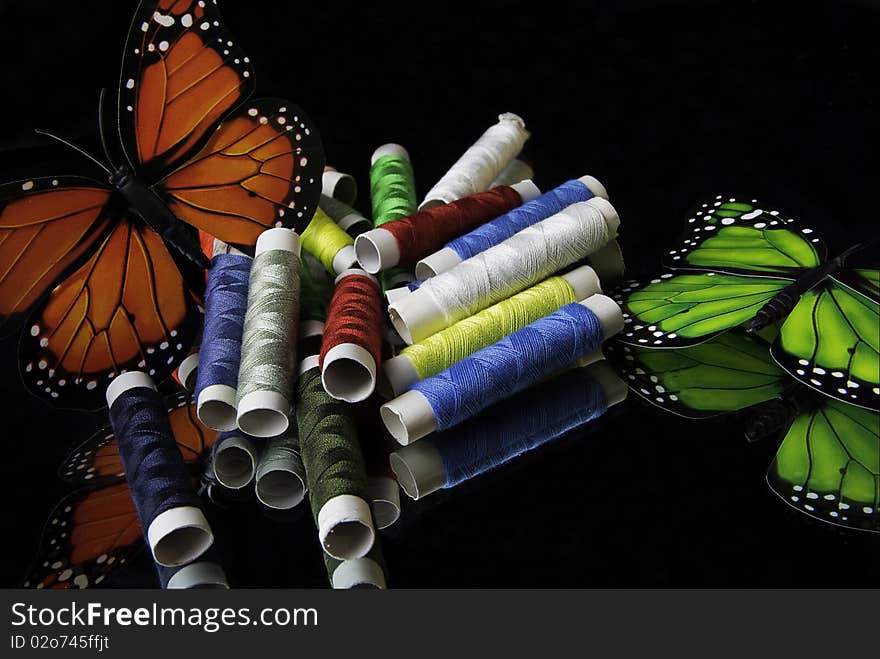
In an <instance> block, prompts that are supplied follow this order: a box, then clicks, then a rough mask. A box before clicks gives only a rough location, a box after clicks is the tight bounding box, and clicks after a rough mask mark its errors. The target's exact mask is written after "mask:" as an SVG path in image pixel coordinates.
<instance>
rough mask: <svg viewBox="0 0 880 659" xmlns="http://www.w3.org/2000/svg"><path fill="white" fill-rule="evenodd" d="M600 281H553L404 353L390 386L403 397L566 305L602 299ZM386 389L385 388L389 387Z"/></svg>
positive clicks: (394, 362)
mask: <svg viewBox="0 0 880 659" xmlns="http://www.w3.org/2000/svg"><path fill="white" fill-rule="evenodd" d="M601 292H602V288H601V285H600V282H599V277H598V276H597V275H596V272H595V271H594V270H593V269H592V268H590V267H589V266H581V267H579V268H575V269H574V270H572V271H571V272H569V273H567V274H564V275H562V276H560V277H550V278H549V279H545V280H544V281H542V282H541V283H539V284H535V285H534V286H532V287H531V288H527V289H526V290H524V291H522V292H520V293H517V294H516V295H514V296H513V297H511V298H509V299H507V300H502V301H501V302H498V303H496V304H494V305H492V306H491V307H487V308H486V309H483V310H482V311H480V312H479V313H477V314H474V315H473V316H469V317H468V318H465V319H463V320H460V321H458V322H457V323H455V324H454V325H451V326H450V327H447V328H446V329H444V330H441V331H439V332H437V333H436V334H433V335H432V336H429V337H428V338H426V339H423V340H422V341H420V342H418V343H414V344H413V345H411V346H409V347H407V348H404V349H403V350H402V351H401V353H400V354H399V355H397V356H396V357H393V358H391V359H389V360H388V361H387V362H385V363H384V364H383V366H382V371H383V375H384V380H385V381H387V384H388V386H389V387H390V392H391V393H392V395H394V396H399V395H400V394H402V393H403V392H404V391H406V390H407V389H409V388H410V387H411V386H412V385H414V384H415V383H416V382H418V381H419V380H424V379H425V378H427V377H431V376H432V375H436V374H437V373H440V372H442V371H445V370H446V369H447V368H449V367H450V366H452V365H453V364H455V363H457V362H460V361H461V360H462V359H464V358H465V357H467V356H468V355H472V354H473V353H475V352H476V351H477V350H481V349H482V348H485V347H487V346H490V345H492V344H494V343H497V342H498V341H500V340H501V339H503V338H504V337H505V336H507V335H508V334H510V333H511V332H515V331H516V330H518V329H521V328H523V327H525V326H526V325H528V324H529V323H533V322H535V321H536V320H538V319H539V318H543V317H544V316H547V315H548V314H551V313H553V312H554V311H556V310H557V309H559V308H560V307H562V306H565V305H566V304H571V303H572V302H577V301H578V300H584V299H586V298H588V297H590V296H591V295H593V294H594V293H601ZM383 384H384V382H383Z"/></svg>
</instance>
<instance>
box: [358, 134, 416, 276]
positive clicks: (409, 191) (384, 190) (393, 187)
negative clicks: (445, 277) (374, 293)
mask: <svg viewBox="0 0 880 659" xmlns="http://www.w3.org/2000/svg"><path fill="white" fill-rule="evenodd" d="M370 200H371V203H372V208H373V226H374V227H380V226H382V225H383V224H385V223H386V222H391V221H392V220H399V219H400V218H402V217H406V216H407V215H412V214H413V213H415V212H416V210H417V206H418V203H417V201H416V180H415V175H414V174H413V168H412V163H411V162H410V159H409V153H408V152H407V150H406V149H404V148H403V147H402V146H400V145H399V144H384V145H382V146H380V147H379V148H378V149H376V150H375V151H374V152H373V157H372V158H371V160H370ZM412 280H413V274H412V272H409V271H407V270H405V269H403V268H392V269H391V270H387V271H386V272H383V273H382V275H381V278H380V281H381V282H382V290H383V291H385V290H388V289H390V288H394V287H395V286H398V285H400V283H401V282H409V281H412Z"/></svg>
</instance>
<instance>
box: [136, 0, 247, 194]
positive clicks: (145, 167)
mask: <svg viewBox="0 0 880 659" xmlns="http://www.w3.org/2000/svg"><path fill="white" fill-rule="evenodd" d="M253 89H254V74H253V69H252V68H251V65H250V60H249V59H248V57H247V56H246V55H245V54H244V52H243V51H242V50H241V48H240V47H239V46H238V45H237V44H236V42H235V40H234V39H233V37H232V35H231V34H230V33H229V31H228V30H227V29H226V27H225V25H224V24H223V21H222V19H221V17H220V12H219V11H218V9H217V6H216V3H215V2H213V1H212V0H207V1H206V0H198V1H196V0H192V1H191V2H185V1H183V0H177V1H175V0H158V1H157V0H144V1H142V2H141V4H140V5H139V6H138V9H137V11H136V12H135V15H134V19H133V20H132V25H131V28H130V30H129V34H128V39H127V41H126V44H125V52H124V54H123V58H122V75H121V78H120V86H119V133H120V137H121V139H122V145H123V149H124V151H125V153H126V156H127V158H128V160H129V163H130V164H131V165H132V167H133V168H134V169H135V170H136V171H137V172H138V173H139V175H140V176H141V177H142V178H143V179H144V180H146V181H153V180H155V179H156V178H158V175H159V174H160V173H167V172H168V171H171V170H172V169H174V168H175V167H176V166H177V165H179V164H181V163H182V162H184V161H185V160H186V159H188V157H190V155H191V154H192V153H194V152H195V151H196V150H198V148H199V147H200V146H201V145H202V144H204V142H205V141H206V140H207V139H208V137H209V136H210V135H211V133H212V132H213V131H214V129H215V128H216V127H217V124H218V123H219V122H220V120H221V119H222V118H223V116H224V115H225V114H226V113H228V112H229V111H230V110H231V109H232V108H234V107H235V106H236V105H237V104H238V103H240V102H241V101H242V100H243V99H245V98H247V97H248V96H250V95H251V93H252V92H253Z"/></svg>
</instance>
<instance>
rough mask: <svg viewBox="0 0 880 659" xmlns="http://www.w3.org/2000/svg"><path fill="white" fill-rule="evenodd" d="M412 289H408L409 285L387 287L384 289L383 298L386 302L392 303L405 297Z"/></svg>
mask: <svg viewBox="0 0 880 659" xmlns="http://www.w3.org/2000/svg"><path fill="white" fill-rule="evenodd" d="M411 292H412V291H410V290H409V286H398V287H397V288H389V289H388V290H387V291H385V300H386V301H387V302H388V304H394V303H395V302H397V301H398V300H399V299H400V298H402V297H406V296H407V295H409V294H410V293H411Z"/></svg>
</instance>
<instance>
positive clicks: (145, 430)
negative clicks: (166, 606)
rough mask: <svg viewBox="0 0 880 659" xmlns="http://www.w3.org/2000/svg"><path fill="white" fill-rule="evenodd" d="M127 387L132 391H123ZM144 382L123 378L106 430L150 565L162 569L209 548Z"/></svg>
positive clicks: (153, 395) (159, 407) (167, 428)
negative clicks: (114, 446)
mask: <svg viewBox="0 0 880 659" xmlns="http://www.w3.org/2000/svg"><path fill="white" fill-rule="evenodd" d="M126 381H131V382H134V383H135V384H134V386H132V387H131V388H128V389H122V390H121V393H118V395H117V390H118V389H120V388H121V387H124V386H125V382H126ZM147 382H149V378H148V376H146V375H145V374H143V373H140V372H136V371H134V372H130V373H125V374H123V375H121V376H119V377H118V378H117V380H116V381H115V382H114V384H117V383H119V384H120V387H117V388H116V390H114V391H113V392H111V391H110V390H109V389H108V398H110V396H111V395H113V396H115V397H114V398H113V399H112V400H111V401H109V402H110V424H111V426H112V427H113V434H114V435H115V437H116V443H117V446H118V448H119V457H120V460H121V462H122V466H123V468H124V471H125V479H126V481H127V482H128V485H129V488H130V489H131V496H132V500H133V501H134V504H135V508H136V510H137V513H138V518H139V519H140V522H141V528H143V529H144V531H145V534H146V535H147V538H148V540H149V544H150V549H151V551H152V552H153V558H154V560H155V561H156V562H157V563H159V564H161V565H166V566H175V565H183V564H184V563H188V562H190V561H192V560H195V559H196V558H198V557H199V556H200V555H201V554H202V553H204V552H205V551H206V550H207V549H208V547H210V546H211V543H212V542H213V535H212V534H211V530H210V527H208V524H207V521H206V520H205V518H204V514H203V513H202V512H201V500H200V499H199V497H198V495H197V494H196V492H195V490H194V489H193V485H192V480H191V478H190V475H189V472H188V471H187V468H186V466H185V464H184V462H183V457H182V456H181V454H180V449H179V448H178V446H177V444H176V443H175V441H174V434H173V432H172V430H171V425H170V423H169V421H168V414H167V412H166V409H165V405H164V404H163V402H162V398H161V397H160V396H159V394H158V392H157V391H156V390H155V388H154V386H150V385H148V384H146V383H147Z"/></svg>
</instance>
